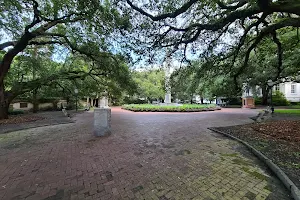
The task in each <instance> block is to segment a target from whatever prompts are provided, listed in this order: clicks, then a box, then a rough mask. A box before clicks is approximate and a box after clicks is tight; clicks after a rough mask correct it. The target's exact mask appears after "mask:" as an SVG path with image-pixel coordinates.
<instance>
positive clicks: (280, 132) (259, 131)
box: [216, 120, 300, 187]
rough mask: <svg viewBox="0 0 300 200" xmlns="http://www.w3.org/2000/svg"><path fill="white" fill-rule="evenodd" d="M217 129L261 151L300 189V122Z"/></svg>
mask: <svg viewBox="0 0 300 200" xmlns="http://www.w3.org/2000/svg"><path fill="white" fill-rule="evenodd" d="M216 129H218V130H220V131H223V132H225V133H227V134H230V135H233V136H235V137H237V138H240V139H242V140H244V141H246V142H248V143H249V144H250V145H252V146H254V147H255V148H256V149H258V150H260V151H261V152H262V153H263V154H265V155H266V156H267V157H268V158H270V159H271V160H272V161H273V162H274V163H275V164H277V165H278V166H279V167H280V168H281V169H282V170H283V171H284V172H285V173H286V174H287V175H288V176H289V177H290V179H291V180H292V181H293V182H294V183H295V184H296V185H297V186H298V187H300V121H294V120H282V121H270V122H265V123H260V124H257V123H254V124H246V125H239V126H230V127H218V128H216Z"/></svg>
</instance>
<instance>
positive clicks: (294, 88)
mask: <svg viewBox="0 0 300 200" xmlns="http://www.w3.org/2000/svg"><path fill="white" fill-rule="evenodd" d="M291 93H292V94H295V93H296V84H292V85H291Z"/></svg>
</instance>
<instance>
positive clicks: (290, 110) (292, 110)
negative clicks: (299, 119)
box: [275, 109, 300, 115]
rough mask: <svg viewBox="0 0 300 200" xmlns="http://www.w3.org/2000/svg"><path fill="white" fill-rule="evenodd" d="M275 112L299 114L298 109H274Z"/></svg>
mask: <svg viewBox="0 0 300 200" xmlns="http://www.w3.org/2000/svg"><path fill="white" fill-rule="evenodd" d="M275 113H279V114H293V115H300V109H275Z"/></svg>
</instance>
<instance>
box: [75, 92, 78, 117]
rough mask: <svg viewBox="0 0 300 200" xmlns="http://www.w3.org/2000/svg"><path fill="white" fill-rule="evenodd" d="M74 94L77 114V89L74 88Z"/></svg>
mask: <svg viewBox="0 0 300 200" xmlns="http://www.w3.org/2000/svg"><path fill="white" fill-rule="evenodd" d="M74 92H75V96H76V112H77V110H78V108H77V96H78V89H77V88H75V90H74Z"/></svg>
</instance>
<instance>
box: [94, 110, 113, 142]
mask: <svg viewBox="0 0 300 200" xmlns="http://www.w3.org/2000/svg"><path fill="white" fill-rule="evenodd" d="M110 134H111V109H110V108H109V107H101V108H95V110H94V135H95V136H97V137H99V136H107V135H110Z"/></svg>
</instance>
